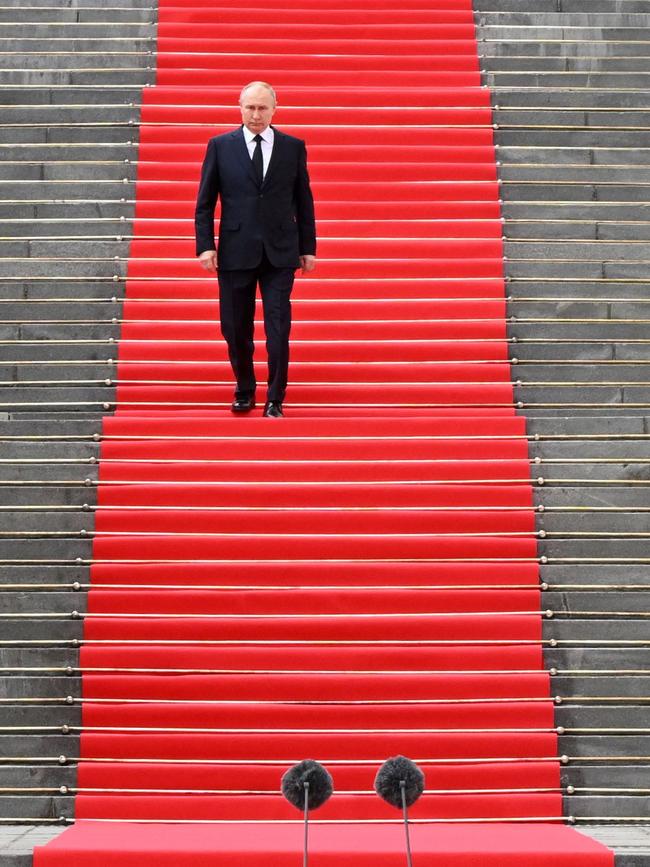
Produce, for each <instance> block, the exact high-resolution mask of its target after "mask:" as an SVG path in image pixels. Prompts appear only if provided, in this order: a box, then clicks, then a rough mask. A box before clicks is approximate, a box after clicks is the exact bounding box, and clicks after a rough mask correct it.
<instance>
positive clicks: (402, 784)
mask: <svg viewBox="0 0 650 867" xmlns="http://www.w3.org/2000/svg"><path fill="white" fill-rule="evenodd" d="M305 785H308V784H305ZM399 787H400V791H401V793H402V810H403V812H404V833H405V835H406V863H407V865H408V867H413V861H412V860H411V836H410V833H409V817H408V810H407V808H406V780H400V781H399ZM305 867H306V865H305Z"/></svg>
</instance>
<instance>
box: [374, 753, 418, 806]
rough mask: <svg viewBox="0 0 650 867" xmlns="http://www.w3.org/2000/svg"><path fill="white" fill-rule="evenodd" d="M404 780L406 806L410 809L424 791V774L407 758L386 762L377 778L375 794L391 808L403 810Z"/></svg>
mask: <svg viewBox="0 0 650 867" xmlns="http://www.w3.org/2000/svg"><path fill="white" fill-rule="evenodd" d="M402 780H403V781H404V783H405V786H404V795H405V797H406V806H407V807H410V806H411V804H414V803H415V802H416V801H417V799H418V798H419V797H420V795H421V794H422V792H423V791H424V774H423V773H422V771H421V770H420V768H418V766H417V765H416V764H415V762H412V761H411V759H407V758H406V756H394V757H393V758H392V759H387V760H386V761H385V762H384V764H383V765H382V766H381V768H379V770H378V771H377V776H376V777H375V792H377V794H378V795H379V797H380V798H383V799H384V801H386V802H387V803H389V804H391V806H393V807H397V808H398V809H401V808H402V786H401V782H402Z"/></svg>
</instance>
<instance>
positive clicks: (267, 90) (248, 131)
mask: <svg viewBox="0 0 650 867" xmlns="http://www.w3.org/2000/svg"><path fill="white" fill-rule="evenodd" d="M239 103H240V108H241V114H242V121H243V124H242V126H241V127H239V128H238V129H236V130H234V131H233V132H227V133H224V134H223V135H218V136H215V137H214V138H211V139H210V141H209V142H208V147H207V151H206V155H205V159H204V161H203V169H202V171H201V183H200V186H199V192H198V196H197V202H196V214H195V223H196V255H197V256H198V257H199V261H200V263H201V265H202V266H203V267H204V268H205V269H206V270H207V271H210V272H213V273H214V272H215V271H218V275H219V307H220V315H221V333H222V334H223V336H224V338H225V340H226V343H227V344H228V355H229V357H230V363H231V365H232V369H233V373H234V375H235V379H236V382H237V385H236V389H235V397H234V401H233V403H232V407H231V408H232V411H233V412H248V411H250V410H251V409H253V407H254V406H255V385H256V383H255V372H254V368H253V352H254V344H253V323H254V315H255V293H256V289H257V284H258V283H259V286H260V294H261V296H262V306H263V309H264V330H265V332H266V348H267V353H268V365H269V369H268V391H267V396H266V404H265V406H264V415H265V416H267V417H271V418H280V417H281V416H282V414H283V413H282V402H283V400H284V396H285V391H286V388H287V372H288V367H289V331H290V328H291V301H290V296H291V290H292V288H293V280H294V274H295V270H296V268H302V271H303V273H307V272H309V271H313V269H314V267H315V264H316V261H315V255H316V225H315V220H314V200H313V197H312V193H311V189H310V186H309V175H308V173H307V152H306V149H305V143H304V142H303V141H302V140H301V139H298V138H294V136H290V135H286V134H285V133H283V132H280V130H278V129H275V127H273V126H271V118H272V117H273V112H274V111H275V105H276V99H275V93H274V91H273V88H272V87H271V85H270V84H266V82H262V81H253V82H251V83H250V84H248V85H246V87H244V89H243V90H242V92H241V96H240V99H239ZM218 197H221V220H220V223H219V247H218V251H217V250H216V249H215V241H214V211H215V206H216V202H217V198H218Z"/></svg>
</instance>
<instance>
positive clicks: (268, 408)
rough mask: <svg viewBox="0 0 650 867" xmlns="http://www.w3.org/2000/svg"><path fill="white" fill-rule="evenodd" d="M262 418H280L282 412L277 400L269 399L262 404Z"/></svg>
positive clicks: (282, 414)
mask: <svg viewBox="0 0 650 867" xmlns="http://www.w3.org/2000/svg"><path fill="white" fill-rule="evenodd" d="M262 415H263V416H264V418H282V417H283V416H284V413H283V412H282V404H281V403H280V401H279V400H270V401H269V402H268V403H267V404H266V405H265V406H264V412H263V413H262Z"/></svg>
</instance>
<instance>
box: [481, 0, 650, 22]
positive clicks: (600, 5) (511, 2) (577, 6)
mask: <svg viewBox="0 0 650 867" xmlns="http://www.w3.org/2000/svg"><path fill="white" fill-rule="evenodd" d="M474 5H475V9H476V10H480V12H481V13H485V12H510V11H512V12H520V13H521V12H528V13H531V14H533V15H535V17H536V18H537V17H538V16H539V15H540V14H542V13H547V12H563V13H568V12H584V8H585V7H584V3H582V2H581V0H476V3H475V4H474ZM589 11H590V12H592V13H601V12H605V13H612V12H615V13H617V14H620V13H621V12H626V13H646V12H650V0H590V3H589Z"/></svg>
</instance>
